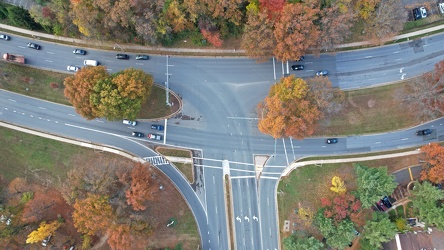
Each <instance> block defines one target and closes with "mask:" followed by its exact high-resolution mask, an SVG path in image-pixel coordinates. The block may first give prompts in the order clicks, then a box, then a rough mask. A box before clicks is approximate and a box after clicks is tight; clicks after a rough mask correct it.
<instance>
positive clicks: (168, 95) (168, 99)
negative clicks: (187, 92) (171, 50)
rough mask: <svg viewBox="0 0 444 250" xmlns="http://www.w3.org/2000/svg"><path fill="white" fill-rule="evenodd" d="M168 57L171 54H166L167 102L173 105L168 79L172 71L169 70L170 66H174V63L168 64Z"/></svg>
mask: <svg viewBox="0 0 444 250" xmlns="http://www.w3.org/2000/svg"><path fill="white" fill-rule="evenodd" d="M168 58H170V56H169V55H167V56H166V70H167V71H166V82H165V91H166V104H167V105H168V106H171V104H170V93H169V83H168V79H169V78H170V75H171V74H170V73H169V72H168V67H172V66H174V65H169V64H168Z"/></svg>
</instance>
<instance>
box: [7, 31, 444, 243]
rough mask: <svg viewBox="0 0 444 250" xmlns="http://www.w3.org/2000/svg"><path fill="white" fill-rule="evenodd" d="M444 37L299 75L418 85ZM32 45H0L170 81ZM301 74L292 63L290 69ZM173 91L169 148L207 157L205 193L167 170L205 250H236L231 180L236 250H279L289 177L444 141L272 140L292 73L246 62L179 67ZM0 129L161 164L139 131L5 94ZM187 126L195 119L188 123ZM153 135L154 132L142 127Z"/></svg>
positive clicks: (61, 65) (328, 60)
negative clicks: (304, 167)
mask: <svg viewBox="0 0 444 250" xmlns="http://www.w3.org/2000/svg"><path fill="white" fill-rule="evenodd" d="M443 38H444V35H441V34H440V35H434V36H431V37H428V38H423V39H418V40H413V41H409V42H406V43H401V44H395V45H390V46H384V47H379V48H372V49H363V50H357V51H351V52H343V53H338V54H336V55H321V56H320V57H319V58H317V57H313V56H310V55H308V56H306V58H305V60H304V61H303V62H298V63H297V64H303V65H304V66H305V69H304V70H303V71H290V73H296V74H297V76H300V77H311V76H313V75H314V74H315V72H316V71H317V70H321V69H325V70H328V71H329V77H330V80H331V81H332V83H333V84H334V86H338V87H340V88H344V89H353V88H360V87H366V86H372V85H376V84H382V83H386V82H393V81H398V80H401V79H407V78H410V77H414V76H416V75H419V74H421V73H423V72H426V71H430V70H432V69H433V65H434V64H435V63H437V62H438V61H440V60H444V56H443V53H444V47H443V46H442V40H443ZM30 41H32V40H31V39H27V38H20V37H18V36H11V40H10V41H0V44H1V47H0V48H1V51H0V52H1V53H6V52H8V53H13V54H22V55H25V56H26V58H27V64H30V65H33V66H36V67H41V68H46V69H52V70H59V71H66V66H68V65H75V66H80V67H83V60H85V59H94V60H98V61H99V62H100V64H101V65H104V66H106V67H107V68H108V70H109V71H110V72H117V71H119V70H121V69H125V68H128V67H135V68H141V69H143V70H144V71H146V72H148V73H151V74H153V76H154V79H155V81H156V82H159V83H163V82H165V81H166V75H165V73H166V69H167V65H166V57H165V56H150V60H148V61H136V60H134V58H135V55H134V54H130V60H117V59H116V58H115V55H116V54H117V53H121V51H115V52H109V51H99V50H92V49H86V50H87V52H88V53H87V55H85V56H80V55H74V54H73V53H72V50H73V49H74V47H71V46H64V45H58V44H53V43H47V42H43V41H38V40H36V41H33V42H35V43H37V44H39V45H41V46H42V49H41V50H40V51H36V50H32V49H29V48H27V47H26V44H27V43H28V42H30ZM292 64H296V63H295V62H290V63H289V64H288V65H289V66H291V65H292ZM168 65H169V66H168V71H169V73H170V74H171V75H170V78H169V87H170V88H171V89H172V90H173V91H175V92H176V93H178V94H180V95H181V96H182V98H183V99H182V100H183V103H184V107H183V111H182V117H178V118H172V119H169V120H168V130H167V131H168V137H167V144H170V145H177V146H183V147H190V148H196V149H201V151H202V152H203V153H202V158H201V159H198V160H199V161H200V162H202V166H201V167H202V169H203V173H202V175H203V176H202V182H201V183H200V184H199V186H198V187H196V191H195V192H193V190H192V189H191V188H190V187H189V185H188V184H186V182H185V180H184V179H183V178H182V177H181V175H180V174H178V173H177V171H175V170H174V169H173V168H172V166H170V165H161V166H158V167H159V168H160V169H161V170H162V171H164V172H165V173H166V174H167V175H168V176H169V177H170V178H171V179H172V181H173V182H174V183H175V184H176V186H178V188H179V189H180V190H181V192H182V193H183V194H184V196H185V197H186V199H187V200H188V202H189V204H190V207H191V208H192V210H193V213H194V215H195V216H196V220H197V222H198V225H199V230H200V233H201V236H202V244H203V249H228V245H229V242H228V235H227V234H228V229H227V223H226V222H227V219H228V218H226V210H225V201H224V198H223V197H224V188H223V184H224V173H229V174H230V177H231V185H232V199H233V203H232V209H233V213H232V214H233V218H231V219H232V220H233V223H234V230H235V231H234V234H235V245H236V248H237V249H279V246H280V243H279V229H278V221H277V218H276V211H277V208H276V186H277V182H278V180H279V177H280V173H281V172H282V170H283V169H284V168H285V167H286V166H288V164H289V163H291V162H292V161H293V160H295V159H297V158H299V157H301V156H309V155H327V154H346V153H357V152H371V151H378V150H386V149H395V148H403V147H410V146H420V145H423V144H425V143H429V142H434V141H438V140H439V139H440V136H441V135H442V134H443V128H442V120H437V121H433V122H432V123H430V124H424V125H421V126H420V127H421V128H432V129H433V133H432V135H430V136H424V137H418V136H416V135H415V133H414V130H415V129H408V130H405V131H396V132H389V133H386V134H379V135H367V136H356V137H355V136H350V137H345V138H339V143H337V144H334V145H327V144H325V139H323V138H313V139H306V140H302V141H300V140H294V139H291V138H286V139H279V140H273V139H272V138H270V137H269V136H265V135H263V134H261V133H260V132H259V131H258V129H257V114H256V105H257V103H258V102H259V101H260V100H261V99H263V97H265V96H266V95H267V93H268V90H269V88H270V86H271V85H272V84H273V83H274V82H275V81H276V79H279V78H280V77H281V76H283V75H284V74H285V73H287V71H286V70H287V69H288V68H289V67H287V65H286V64H282V63H280V62H276V63H273V61H272V60H270V61H269V62H266V63H263V64H256V63H255V61H253V60H250V59H245V58H189V57H170V58H169V62H168ZM0 95H1V101H0V105H1V107H0V108H1V109H2V113H1V114H0V119H1V120H3V121H7V122H11V123H15V124H18V125H21V126H26V127H31V128H34V129H37V130H41V131H46V132H49V133H53V134H58V135H64V136H67V137H72V138H79V139H84V140H88V141H93V142H96V143H103V144H106V145H111V146H114V147H118V148H122V149H124V150H127V151H129V152H132V153H134V154H136V155H139V156H141V157H151V156H154V155H155V154H154V153H153V152H151V151H149V150H148V149H147V148H146V147H144V146H143V144H144V143H147V140H143V141H140V140H136V139H134V138H132V137H130V132H132V131H133V130H134V127H127V126H125V125H123V124H122V123H121V122H108V121H105V120H102V119H97V120H93V121H86V120H84V119H83V118H81V117H80V116H78V115H77V114H76V113H75V112H74V110H73V109H72V108H70V107H66V106H63V105H56V104H52V103H48V102H42V101H39V100H35V99H32V98H26V97H23V96H18V95H13V94H11V93H8V92H5V91H1V92H0ZM184 117H187V119H184ZM140 128H143V130H142V131H140V132H146V131H145V130H148V129H149V124H145V123H140V124H139V125H138V126H137V129H138V131H139V130H140ZM254 155H268V156H271V158H270V159H269V161H268V162H267V165H266V166H265V168H264V170H263V173H262V174H261V176H260V178H258V179H257V178H256V177H255V176H256V173H255V171H254V166H253V164H254Z"/></svg>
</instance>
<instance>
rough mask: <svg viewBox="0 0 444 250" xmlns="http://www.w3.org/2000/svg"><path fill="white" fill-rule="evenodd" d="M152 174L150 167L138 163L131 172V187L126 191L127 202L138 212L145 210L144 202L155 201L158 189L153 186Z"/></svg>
mask: <svg viewBox="0 0 444 250" xmlns="http://www.w3.org/2000/svg"><path fill="white" fill-rule="evenodd" d="M150 176H151V174H150V171H149V168H148V165H143V164H141V163H136V166H135V167H134V168H133V170H132V171H131V186H130V188H129V189H128V190H127V191H126V202H127V203H128V205H132V206H133V209H134V210H136V211H139V210H145V209H146V206H145V205H143V202H144V201H146V200H154V199H155V193H156V190H157V188H156V187H155V186H154V185H152V184H151V178H150Z"/></svg>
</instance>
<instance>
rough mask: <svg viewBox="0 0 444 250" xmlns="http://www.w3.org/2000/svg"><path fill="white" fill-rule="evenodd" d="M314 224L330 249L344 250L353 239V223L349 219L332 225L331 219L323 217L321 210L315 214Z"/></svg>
mask: <svg viewBox="0 0 444 250" xmlns="http://www.w3.org/2000/svg"><path fill="white" fill-rule="evenodd" d="M315 223H316V225H317V227H318V229H319V231H320V232H321V234H322V235H323V236H324V237H325V238H327V245H329V246H330V247H332V248H338V249H344V248H345V247H347V246H348V244H349V243H350V242H352V241H353V238H354V237H355V234H354V227H353V222H351V221H350V219H345V220H342V221H340V222H338V223H337V224H334V221H333V219H331V218H326V217H325V216H324V211H323V209H320V210H319V211H318V213H317V214H316V217H315Z"/></svg>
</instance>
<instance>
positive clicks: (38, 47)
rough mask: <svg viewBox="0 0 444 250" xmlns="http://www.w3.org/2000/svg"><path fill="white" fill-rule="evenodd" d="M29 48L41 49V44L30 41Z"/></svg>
mask: <svg viewBox="0 0 444 250" xmlns="http://www.w3.org/2000/svg"><path fill="white" fill-rule="evenodd" d="M28 48H31V49H36V50H39V49H40V45H38V44H35V43H28Z"/></svg>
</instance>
